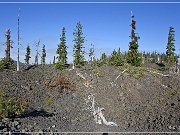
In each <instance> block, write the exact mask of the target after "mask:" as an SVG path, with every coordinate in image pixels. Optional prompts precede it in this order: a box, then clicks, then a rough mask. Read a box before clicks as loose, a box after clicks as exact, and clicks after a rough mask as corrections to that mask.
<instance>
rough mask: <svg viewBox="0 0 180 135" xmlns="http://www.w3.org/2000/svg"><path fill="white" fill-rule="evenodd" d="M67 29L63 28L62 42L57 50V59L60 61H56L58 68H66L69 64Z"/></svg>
mask: <svg viewBox="0 0 180 135" xmlns="http://www.w3.org/2000/svg"><path fill="white" fill-rule="evenodd" d="M65 33H66V29H65V27H63V28H62V34H61V37H60V44H59V45H58V48H57V50H56V53H57V54H58V56H57V59H58V62H57V63H56V68H58V69H61V70H63V69H64V68H66V65H67V46H66V35H65Z"/></svg>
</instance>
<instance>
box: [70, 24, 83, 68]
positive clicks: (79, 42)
mask: <svg viewBox="0 0 180 135" xmlns="http://www.w3.org/2000/svg"><path fill="white" fill-rule="evenodd" d="M82 29H83V26H82V25H81V23H80V22H78V23H77V25H76V30H75V32H74V33H73V35H74V40H73V41H74V61H73V62H74V66H75V67H81V66H83V65H84V64H85V58H84V52H83V50H82V49H83V48H84V47H83V44H84V42H85V37H84V36H83V31H82Z"/></svg>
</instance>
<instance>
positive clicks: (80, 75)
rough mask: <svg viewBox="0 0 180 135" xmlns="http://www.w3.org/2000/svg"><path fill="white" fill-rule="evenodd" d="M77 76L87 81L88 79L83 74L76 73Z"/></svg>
mask: <svg viewBox="0 0 180 135" xmlns="http://www.w3.org/2000/svg"><path fill="white" fill-rule="evenodd" d="M76 75H77V76H79V77H81V78H82V79H84V80H86V78H85V77H84V76H83V75H82V74H81V73H78V72H77V71H76Z"/></svg>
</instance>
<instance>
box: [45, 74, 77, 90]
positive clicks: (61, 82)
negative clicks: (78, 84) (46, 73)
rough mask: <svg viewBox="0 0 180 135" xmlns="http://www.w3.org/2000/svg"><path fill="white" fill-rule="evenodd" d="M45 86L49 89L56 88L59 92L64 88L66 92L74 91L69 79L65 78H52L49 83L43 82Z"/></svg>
mask: <svg viewBox="0 0 180 135" xmlns="http://www.w3.org/2000/svg"><path fill="white" fill-rule="evenodd" d="M45 84H46V85H47V86H49V87H54V88H58V89H60V90H62V89H64V88H66V89H68V90H72V91H73V90H75V86H74V85H73V84H71V82H70V81H69V79H68V78H67V77H65V76H57V77H54V78H53V79H52V80H51V81H49V82H45Z"/></svg>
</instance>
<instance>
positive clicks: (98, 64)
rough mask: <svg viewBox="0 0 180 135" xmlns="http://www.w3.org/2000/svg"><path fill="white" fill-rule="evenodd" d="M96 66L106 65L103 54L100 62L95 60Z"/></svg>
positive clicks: (105, 56) (105, 57) (105, 58)
mask: <svg viewBox="0 0 180 135" xmlns="http://www.w3.org/2000/svg"><path fill="white" fill-rule="evenodd" d="M96 64H97V66H98V67H100V66H102V65H104V64H107V55H106V54H105V53H102V55H101V58H100V60H97V62H96Z"/></svg>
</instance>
